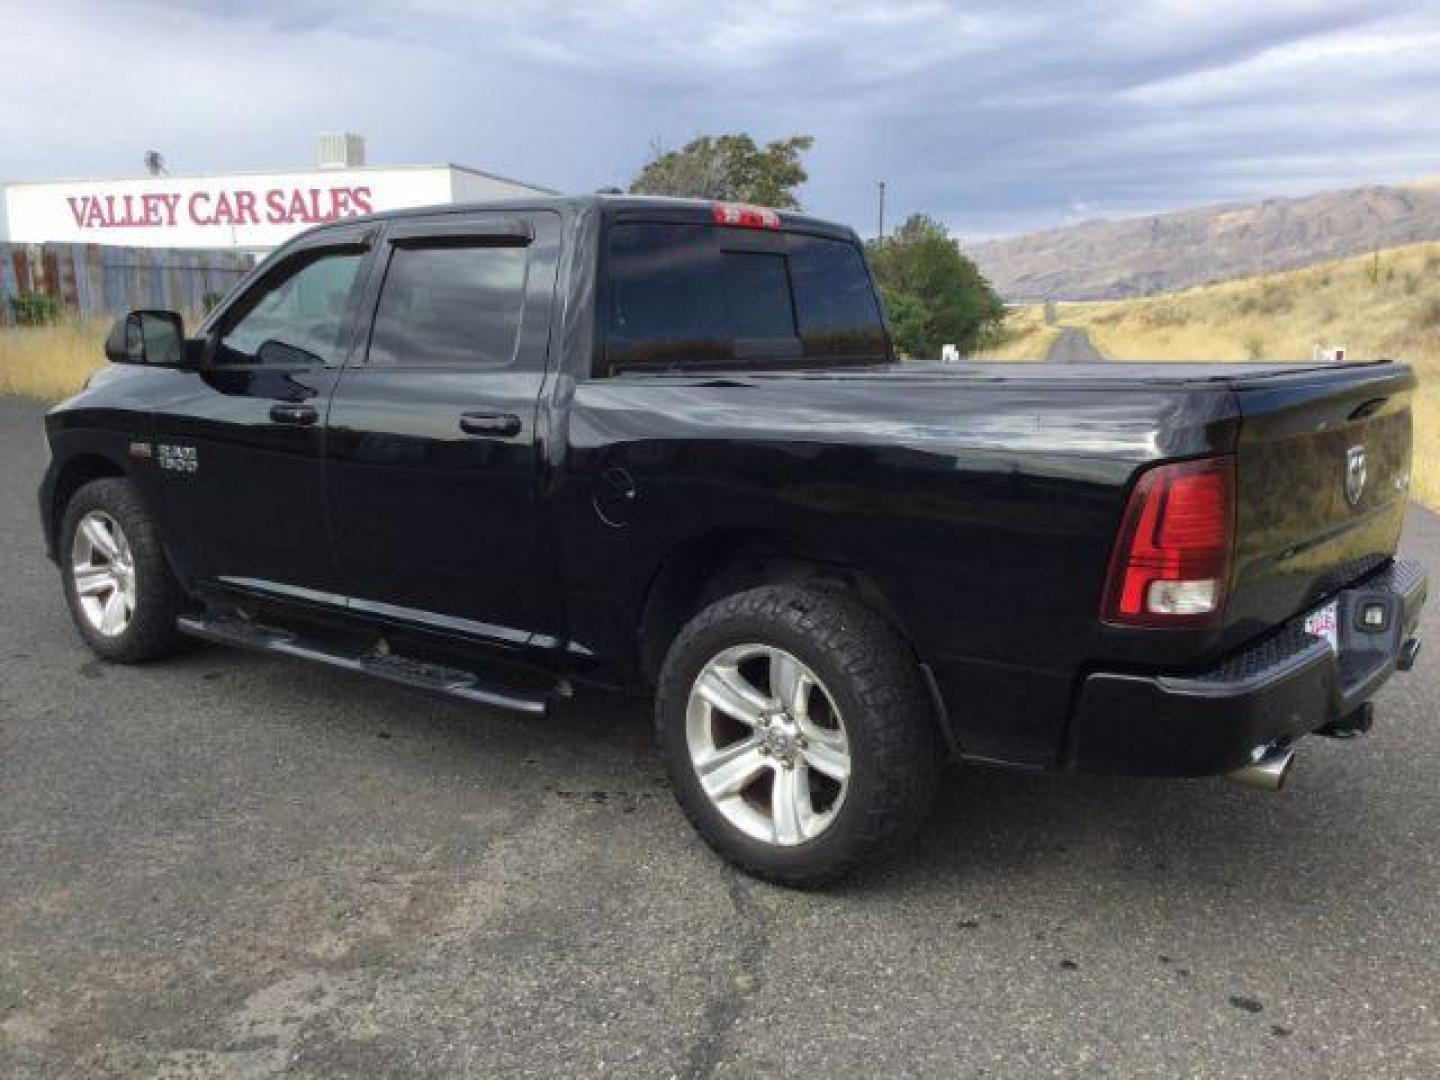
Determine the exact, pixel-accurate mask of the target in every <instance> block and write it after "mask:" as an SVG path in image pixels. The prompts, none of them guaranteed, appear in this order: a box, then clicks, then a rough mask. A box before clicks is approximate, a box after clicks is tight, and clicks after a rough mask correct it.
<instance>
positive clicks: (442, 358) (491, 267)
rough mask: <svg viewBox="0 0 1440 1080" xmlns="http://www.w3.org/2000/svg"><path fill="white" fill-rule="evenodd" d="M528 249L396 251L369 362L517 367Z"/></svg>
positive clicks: (453, 244) (433, 246)
mask: <svg viewBox="0 0 1440 1080" xmlns="http://www.w3.org/2000/svg"><path fill="white" fill-rule="evenodd" d="M528 257H529V248H528V247H524V246H520V245H513V244H512V245H496V244H493V243H491V244H484V245H465V244H462V243H461V242H459V241H458V240H449V241H444V242H439V243H429V244H426V245H424V246H413V247H412V246H404V247H399V246H397V247H395V248H394V249H393V250H392V252H391V255H390V266H389V269H388V270H386V272H385V284H384V286H383V287H382V289H381V292H380V303H379V306H378V307H377V308H376V310H375V328H374V331H373V333H372V334H371V337H370V353H369V362H370V363H372V364H384V365H413V366H422V365H423V366H456V365H465V366H470V367H485V368H503V367H508V366H510V365H511V364H512V363H513V362H514V359H515V346H516V339H517V336H518V334H519V330H520V320H521V315H522V314H523V312H524V308H525V275H526V267H527V263H528Z"/></svg>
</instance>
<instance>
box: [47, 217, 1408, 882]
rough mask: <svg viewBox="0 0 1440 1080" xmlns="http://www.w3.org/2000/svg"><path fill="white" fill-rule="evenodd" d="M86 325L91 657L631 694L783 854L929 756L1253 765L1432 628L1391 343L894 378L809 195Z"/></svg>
mask: <svg viewBox="0 0 1440 1080" xmlns="http://www.w3.org/2000/svg"><path fill="white" fill-rule="evenodd" d="M106 351H107V353H108V355H109V358H110V359H111V360H112V361H114V363H113V364H112V365H110V366H108V367H107V368H105V369H104V370H103V371H102V372H101V373H100V374H99V375H97V376H96V377H95V378H94V379H93V380H92V381H91V383H90V385H89V386H88V387H87V388H86V389H85V390H84V391H83V392H81V393H80V394H78V395H77V396H75V397H74V398H72V399H70V400H69V401H67V402H65V403H63V404H61V405H60V406H58V407H57V408H55V409H54V411H52V412H51V413H50V414H49V416H48V417H47V420H46V426H47V432H48V439H49V443H50V447H51V451H52V459H51V463H50V466H49V469H48V471H47V473H46V475H45V478H44V482H43V484H42V486H41V490H40V513H41V517H42V520H43V524H44V531H45V538H46V541H47V544H48V546H49V550H50V553H51V556H52V558H53V559H54V560H55V561H56V562H57V563H58V565H59V567H60V570H61V579H62V581H63V583H64V589H65V595H66V597H67V599H68V601H69V605H70V608H71V611H72V612H73V614H74V618H75V622H76V624H77V626H78V627H79V630H80V633H81V634H82V635H83V637H84V639H85V640H86V641H87V642H88V643H89V645H90V647H91V648H93V649H94V650H95V651H96V652H97V653H98V654H100V655H101V656H102V657H107V658H110V659H113V660H117V661H141V660H149V659H152V658H155V657H158V656H161V655H164V654H165V653H167V652H169V651H171V650H172V649H174V648H175V647H176V646H177V645H178V644H179V642H180V641H181V640H182V636H184V635H189V636H193V637H199V638H205V639H209V640H211V641H218V642H224V643H228V644H234V645H240V646H246V647H250V648H255V649H260V650H264V651H268V652H272V653H279V654H283V655H287V656H297V657H304V658H308V659H311V660H315V661H319V662H322V663H326V664H331V665H335V666H338V667H341V668H345V669H348V670H353V671H356V672H363V673H368V674H370V675H374V676H379V677H382V678H385V679H390V680H394V681H396V682H400V683H404V684H409V685H411V686H415V687H420V688H426V689H429V690H432V691H435V692H438V693H441V694H448V695H452V696H454V697H457V698H461V699H464V700H468V701H472V702H475V703H477V704H479V705H483V706H488V707H495V708H505V709H512V710H518V711H520V712H524V713H531V714H534V715H535V716H536V717H543V716H544V715H545V713H546V710H547V708H548V707H549V706H550V705H551V704H552V703H554V702H555V701H556V700H557V699H560V698H565V697H567V696H569V695H571V694H572V693H573V687H575V686H577V685H585V684H597V685H606V686H612V687H620V688H624V689H628V690H633V691H641V692H644V693H650V694H653V695H654V698H655V702H656V708H655V717H656V727H657V731H658V738H659V745H660V749H661V753H662V755H663V757H664V761H665V764H666V767H667V769H668V770H669V774H670V777H671V781H672V784H673V787H674V791H675V794H676V796H677V798H678V800H679V802H680V804H681V806H682V807H683V808H684V810H685V812H686V813H687V814H688V816H689V817H690V820H691V821H692V822H693V823H694V825H695V826H696V828H697V829H698V830H699V832H700V833H701V834H702V835H703V836H704V837H705V839H706V840H707V841H709V842H710V844H712V845H713V846H714V847H715V848H716V849H717V850H718V851H720V852H721V853H722V854H723V855H725V856H726V857H727V858H729V859H731V860H733V861H734V862H736V863H737V864H739V865H740V866H742V867H744V868H746V869H747V870H749V871H751V872H752V873H756V874H759V875H762V876H765V877H768V878H771V879H773V880H778V881H782V882H787V883H792V884H807V883H814V882H818V881H823V880H826V879H829V878H832V877H834V876H836V875H837V874H840V873H842V872H844V871H846V870H848V869H850V868H852V867H854V866H856V865H857V864H859V863H861V862H862V861H864V860H866V859H869V858H871V857H873V856H876V855H877V854H880V853H882V852H884V851H885V850H887V849H890V848H893V847H894V846H896V845H897V844H898V843H899V842H900V841H902V840H903V839H904V838H905V837H906V836H907V835H909V834H910V833H911V832H913V831H914V830H915V829H916V827H917V826H918V825H919V824H920V823H921V821H922V820H923V818H924V816H925V812H926V809H927V807H928V806H929V804H930V802H931V799H932V795H933V793H934V790H935V787H936V784H937V781H938V778H939V775H940V771H941V765H942V763H943V761H944V760H945V759H946V758H947V757H957V758H961V759H965V760H970V761H979V762H992V763H998V764H1004V765H1009V766H1014V767H1020V768H1026V769H1036V770H1081V771H1087V772H1114V773H1130V774H1146V775H1171V776H1198V775H1212V774H1231V775H1233V776H1235V777H1236V778H1238V779H1243V780H1248V781H1250V782H1252V783H1255V784H1257V785H1260V786H1269V787H1278V786H1279V784H1280V783H1281V782H1282V781H1283V779H1284V777H1285V774H1286V772H1287V771H1288V770H1289V768H1290V765H1291V762H1292V760H1293V749H1292V748H1293V746H1294V745H1295V743H1296V742H1297V741H1298V740H1299V739H1300V738H1301V737H1302V736H1305V735H1308V734H1311V733H1316V732H1318V733H1320V734H1326V735H1334V736H1341V737H1343V736H1350V735H1355V734H1358V733H1360V732H1362V731H1364V730H1366V729H1367V728H1368V727H1369V725H1370V722H1371V712H1370V706H1369V704H1368V702H1369V699H1370V698H1371V697H1372V695H1373V694H1374V693H1375V691H1376V690H1377V689H1378V688H1379V687H1380V685H1381V684H1382V683H1383V682H1384V681H1385V680H1386V679H1387V678H1388V677H1389V676H1390V674H1391V673H1392V672H1393V671H1395V670H1397V669H1398V670H1404V669H1406V668H1408V667H1409V666H1410V665H1411V664H1412V663H1413V661H1414V658H1415V654H1416V651H1417V649H1418V647H1419V643H1418V640H1417V639H1416V637H1415V628H1416V624H1417V620H1418V618H1419V613H1420V607H1421V605H1422V603H1423V602H1424V599H1425V592H1426V578H1425V574H1424V573H1423V571H1422V570H1421V568H1420V567H1418V566H1417V565H1416V564H1414V563H1412V562H1407V561H1404V560H1398V559H1396V558H1395V553H1396V545H1397V542H1398V539H1399V536H1400V528H1401V521H1402V518H1403V516H1404V513H1405V505H1406V494H1407V489H1408V487H1409V480H1410V453H1411V417H1410V400H1411V396H1412V392H1413V390H1414V387H1415V379H1414V376H1413V374H1412V373H1411V371H1410V369H1409V368H1407V367H1405V366H1403V365H1401V364H1396V363H1370V364H1342V365H1328V366H1327V365H1297V364H1205V365H1197V364H1163V365H1142V364H1093V365H1079V366H1067V367H1064V368H1055V367H1051V366H1044V365H1023V364H1015V365H1004V364H947V365H940V364H922V363H914V362H910V361H900V360H897V359H896V358H895V356H894V354H893V351H892V347H891V341H890V336H889V333H888V332H887V329H886V325H885V322H884V318H883V315H882V312H881V308H880V305H879V303H878V302H877V299H876V293H875V289H874V286H873V283H872V280H871V277H870V274H869V271H868V269H867V267H866V263H865V259H864V254H863V249H862V247H861V245H860V244H859V242H858V241H857V239H856V237H855V235H854V234H853V233H852V232H851V231H850V230H848V229H844V228H839V227H837V226H834V225H830V224H827V223H825V222H822V221H817V220H814V219H812V218H808V217H803V216H800V215H794V214H789V213H785V214H777V213H776V212H774V211H771V210H765V209H759V208H755V207H747V206H737V205H731V204H711V203H707V202H693V201H676V200H663V199H640V198H626V197H589V198H556V199H542V200H536V201H525V202H514V203H502V204H490V205H479V206H466V207H446V208H442V209H433V210H425V211H407V212H401V213H391V214H382V215H377V216H374V217H368V218H361V219H351V220H346V221H341V222H336V223H332V224H329V225H325V226H322V227H320V228H317V229H314V230H312V231H310V232H308V233H306V234H304V235H303V236H301V237H299V238H298V239H295V240H293V241H292V242H290V243H288V244H286V245H285V246H284V247H282V248H281V249H280V250H278V251H276V252H275V253H274V254H273V255H271V256H270V257H269V258H268V259H267V260H265V262H264V263H262V264H261V265H260V266H259V267H257V268H256V270H255V271H254V272H253V273H252V274H251V275H250V276H249V277H248V278H247V280H245V281H244V282H242V283H241V284H240V285H239V286H238V287H237V288H236V289H235V290H234V291H233V292H232V293H231V295H230V296H228V297H227V298H226V299H225V300H224V301H223V302H222V303H221V304H220V305H219V306H218V307H217V308H216V309H215V310H214V311H213V312H212V313H211V314H210V315H209V316H208V317H207V318H206V319H205V321H204V322H203V324H202V325H201V326H200V327H199V329H198V330H197V331H196V332H195V334H194V336H192V337H186V336H185V335H184V333H183V331H182V327H181V322H180V319H179V317H178V316H176V315H174V314H173V313H167V312H153V311H138V312H132V313H130V314H129V315H127V316H126V317H125V318H123V319H121V320H120V321H119V322H118V323H117V324H116V327H115V330H114V331H113V333H112V334H111V337H110V339H109V341H108V342H107V346H106Z"/></svg>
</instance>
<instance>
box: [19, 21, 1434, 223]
mask: <svg viewBox="0 0 1440 1080" xmlns="http://www.w3.org/2000/svg"><path fill="white" fill-rule="evenodd" d="M5 25H6V26H7V33H6V35H5V37H4V38H3V39H0V176H3V177H5V178H8V179H35V178H43V177H50V176H71V175H109V174H121V173H127V172H133V171H136V170H137V169H138V167H139V164H140V157H141V154H142V153H143V151H144V150H145V149H147V148H149V147H152V146H153V147H158V148H159V149H161V150H162V151H163V152H164V153H165V154H166V156H167V158H168V159H169V160H170V161H171V162H172V164H173V166H174V167H175V168H176V169H177V170H182V171H201V170H210V169H232V168H266V167H283V166H291V165H297V164H304V163H305V162H307V161H308V160H309V155H310V141H311V138H312V137H313V135H314V133H315V132H317V131H319V130H321V129H329V128H342V127H343V128H349V129H351V130H358V131H362V132H364V133H365V134H366V135H367V136H368V137H369V140H370V148H371V156H372V159H373V160H376V161H381V162H412V161H438V160H453V161H459V162H462V163H466V164H471V165H475V166H478V167H481V168H488V169H492V170H494V171H497V172H502V173H506V174H510V175H514V176H516V177H518V178H521V179H528V180H533V181H535V182H537V183H541V184H545V185H548V186H552V187H558V188H561V189H565V190H573V191H587V190H593V189H594V188H596V187H599V186H602V185H608V184H616V183H621V184H623V183H624V181H625V180H626V179H627V178H628V177H629V176H630V175H631V174H632V173H633V171H634V170H635V169H636V167H637V166H638V165H639V164H640V163H641V162H642V161H643V160H644V158H645V156H646V154H647V152H648V149H649V146H650V144H651V143H652V141H654V140H656V139H659V140H661V141H662V142H663V143H665V144H666V145H669V146H676V145H679V144H681V143H683V142H685V141H686V140H687V139H689V138H690V137H692V136H694V135H696V134H699V133H702V132H715V131H722V130H737V129H738V130H747V131H749V132H751V133H752V134H754V135H755V136H756V137H757V138H762V139H764V138H773V137H777V136H781V135H786V134H791V133H798V132H804V133H808V134H812V135H814V136H816V139H817V144H816V148H815V151H814V152H813V154H812V155H811V158H810V161H809V165H810V173H811V183H810V184H809V185H808V186H807V188H806V189H805V191H804V192H803V193H802V194H803V198H804V201H805V204H806V206H807V208H808V209H811V210H812V211H814V212H816V213H819V214H822V215H825V216H829V217H834V218H838V219H841V220H844V221H848V222H850V223H852V224H854V225H856V226H857V227H858V228H860V229H861V230H862V231H868V230H870V229H872V228H873V219H874V182H875V181H876V180H878V179H882V178H883V179H885V180H886V181H887V183H888V188H889V192H890V205H891V213H892V215H900V214H903V213H906V212H909V211H912V210H925V211H928V212H931V213H934V214H936V215H937V216H940V217H942V218H943V219H945V220H946V221H947V222H949V223H950V224H951V226H952V227H953V228H955V229H956V230H957V231H959V232H961V233H962V234H963V235H967V236H982V235H993V234H996V233H1003V232H1009V231H1016V230H1021V229H1028V228H1036V227H1043V226H1047V225H1053V224H1057V223H1061V222H1064V221H1068V220H1075V219H1078V218H1080V217H1089V216H1097V215H1120V214H1125V213H1135V212H1146V211H1150V210H1154V209H1162V208H1169V207H1174V206H1181V205H1193V204H1196V203H1203V202H1215V201H1223V200H1226V199H1232V198H1253V197H1255V196H1258V195H1271V194H1289V193H1299V192H1303V191H1307V190H1312V189H1315V188H1319V187H1326V186H1334V185H1346V184H1361V183H1368V182H1374V181H1383V180H1393V179H1402V178H1406V177H1411V176H1418V175H1422V174H1426V173H1432V172H1440V110H1437V109H1436V108H1435V104H1436V103H1437V102H1440V74H1437V72H1436V70H1435V65H1434V64H1433V60H1432V58H1433V57H1434V56H1435V55H1436V52H1437V46H1440V12H1434V11H1426V10H1419V11H1417V10H1416V9H1415V6H1414V5H1413V4H1405V3H1399V2H1386V0H1370V2H1363V3H1362V2H1348V0H1331V2H1325V3H1313V2H1303V3H1302V2H1296V0H1268V2H1266V3H1264V4H1257V3H1254V2H1253V0H1246V2H1236V0H1209V2H1199V0H1168V2H1167V0H1149V2H1141V3H1133V4H1128V5H1120V4H1114V3H1102V2H1098V0H1068V2H1064V3H1032V4H1029V5H1024V6H1019V7H1017V6H1014V5H1005V4H985V3H975V4H963V5H956V4H945V3H940V2H938V0H894V2H890V3H886V2H883V0H871V2H848V0H831V2H828V3H815V2H808V0H807V2H800V0H772V2H770V3H767V4H766V5H764V6H763V7H761V6H757V5H754V4H751V3H743V2H740V0H713V2H711V3H709V4H706V5H703V6H700V5H693V4H686V3H680V2H678V0H622V2H619V3H607V4H603V5H597V4H594V3H585V2H561V3H550V4H545V3H533V4H516V3H514V2H513V0H508V2H496V0H482V2H473V0H419V2H416V3H412V4H409V5H406V6H405V7H404V8H403V10H401V9H398V8H397V7H396V6H395V5H391V4H387V3H382V2H380V0H344V2H340V0H274V2H271V3H252V4H248V5H244V4H237V3H234V2H228V0H227V2H223V3H222V2H209V0H191V2H170V3H163V4H161V3H144V2H126V0H111V2H102V0H92V2H90V3H79V2H74V0H62V2H60V3H51V4H48V5H46V6H45V7H44V8H41V7H39V6H38V5H31V4H24V5H23V6H17V10H15V11H13V12H10V13H9V14H6V15H5Z"/></svg>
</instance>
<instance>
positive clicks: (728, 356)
mask: <svg viewBox="0 0 1440 1080" xmlns="http://www.w3.org/2000/svg"><path fill="white" fill-rule="evenodd" d="M606 275H607V280H608V283H609V299H608V315H607V317H606V318H607V322H606V344H605V365H606V368H607V370H608V371H609V372H615V371H619V370H622V369H625V368H635V367H657V366H658V367H664V368H670V369H676V368H686V367H703V366H728V365H735V364H739V365H745V364H755V365H761V364H765V365H773V364H775V363H777V362H787V361H824V360H837V359H842V360H872V361H873V360H883V359H887V358H888V344H887V339H886V336H885V326H884V322H883V320H882V318H881V315H880V307H879V305H878V303H877V302H876V299H875V292H874V289H873V288H872V287H871V284H870V276H869V274H868V273H866V270H865V261H864V259H863V258H862V257H861V254H860V249H859V247H857V246H856V245H855V244H853V243H850V242H848V241H845V240H832V239H828V238H826V237H820V236H808V235H804V234H801V233H779V232H767V231H761V230H749V229H733V228H723V227H717V226H712V225H688V224H676V223H658V222H621V223H619V224H616V225H615V226H613V227H612V228H611V229H610V230H609V241H608V247H607V258H606Z"/></svg>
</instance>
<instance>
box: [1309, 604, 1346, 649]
mask: <svg viewBox="0 0 1440 1080" xmlns="http://www.w3.org/2000/svg"><path fill="white" fill-rule="evenodd" d="M1339 611H1340V602H1339V601H1338V600H1331V601H1330V603H1328V604H1326V605H1325V606H1324V607H1318V608H1316V609H1315V610H1314V611H1312V612H1310V614H1309V615H1306V616H1305V632H1306V633H1307V634H1314V635H1315V636H1316V637H1318V638H1324V639H1325V644H1327V645H1329V646H1330V651H1331V652H1332V653H1338V652H1339V651H1340V619H1339Z"/></svg>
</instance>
